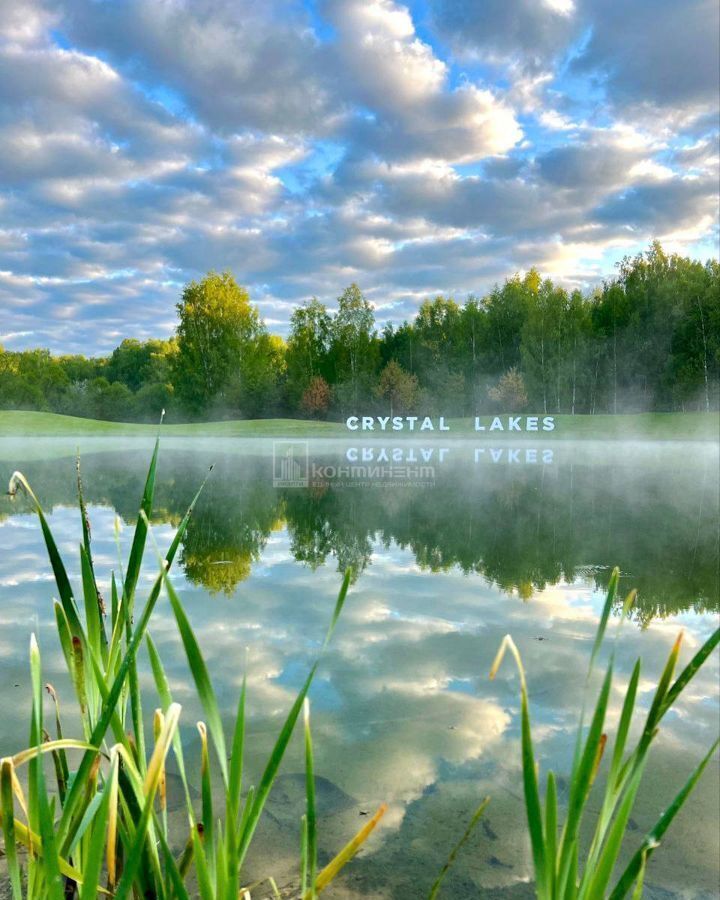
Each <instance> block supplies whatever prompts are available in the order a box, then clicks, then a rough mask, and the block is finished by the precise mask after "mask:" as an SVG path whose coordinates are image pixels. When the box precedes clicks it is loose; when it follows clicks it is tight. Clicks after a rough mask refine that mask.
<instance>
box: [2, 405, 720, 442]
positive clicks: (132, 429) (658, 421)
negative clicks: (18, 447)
mask: <svg viewBox="0 0 720 900" xmlns="http://www.w3.org/2000/svg"><path fill="white" fill-rule="evenodd" d="M500 418H501V420H502V421H503V424H504V427H505V429H507V418H508V417H507V416H501V417H500ZM491 420H492V417H490V416H484V417H483V418H482V421H483V422H484V423H485V424H486V430H485V431H483V432H476V431H475V429H474V419H472V418H467V419H450V420H448V424H449V426H450V430H449V431H443V432H439V431H422V432H421V431H418V430H415V431H412V432H411V431H408V430H407V429H406V430H404V431H386V432H382V431H380V430H378V429H377V426H376V430H374V431H360V430H358V431H349V430H348V429H347V428H346V427H345V425H344V424H343V423H338V422H313V421H308V420H305V419H252V420H234V421H226V422H195V423H188V424H182V425H163V433H164V434H166V435H167V436H168V437H242V438H254V437H258V438H270V437H302V438H305V437H307V438H343V437H347V438H351V439H353V440H357V439H360V438H362V439H370V438H383V437H385V438H392V440H398V439H402V438H415V439H418V438H422V440H427V439H431V438H440V439H442V440H448V439H451V438H458V437H460V438H477V439H479V440H480V439H481V440H482V441H487V440H496V439H497V440H503V439H511V440H513V441H517V440H523V439H529V440H535V441H537V439H538V438H539V437H542V439H543V441H547V440H601V441H602V440H706V441H717V440H718V438H719V437H720V417H719V416H718V414H717V413H640V414H634V415H617V416H607V415H602V416H588V415H578V416H566V415H561V416H555V429H554V431H539V432H525V431H521V432H517V431H512V432H509V431H507V430H503V431H499V430H497V431H489V430H487V428H489V424H490V422H491ZM433 422H434V424H435V425H436V427H437V419H433ZM418 424H419V423H418ZM156 432H157V426H156V425H139V424H137V423H125V422H104V421H99V420H97V419H80V418H76V417H74V416H61V415H57V414H56V413H45V412H25V411H14V410H11V411H7V410H3V411H0V437H5V436H6V437H18V436H24V435H29V436H35V437H42V436H49V437H53V436H62V435H91V436H98V437H102V436H105V435H107V436H119V437H127V436H134V435H137V436H143V435H144V436H151V435H154V434H156Z"/></svg>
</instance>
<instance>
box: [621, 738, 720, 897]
mask: <svg viewBox="0 0 720 900" xmlns="http://www.w3.org/2000/svg"><path fill="white" fill-rule="evenodd" d="M719 744H720V739H718V740H716V741H715V743H714V744H713V745H712V747H711V748H710V750H709V751H708V753H707V754H706V755H705V756H704V757H703V759H702V760H701V761H700V763H699V764H698V766H697V767H696V769H695V771H694V772H693V773H692V775H691V776H690V778H688V780H687V781H686V782H685V784H684V785H683V787H682V788H681V790H680V791H679V792H678V793H677V795H676V796H675V799H674V800H673V802H672V803H671V804H670V806H668V808H667V809H666V810H665V812H664V813H663V814H662V816H660V818H659V819H658V821H657V822H656V823H655V826H654V827H653V829H652V830H651V831H650V832H649V834H648V835H647V837H646V838H645V840H644V841H643V843H642V846H641V847H640V849H639V850H638V851H637V853H636V854H635V855H634V856H633V858H632V859H631V860H630V862H629V863H628V866H627V868H626V869H625V871H624V872H623V874H622V875H621V876H620V879H619V880H618V882H617V884H616V885H615V888H614V889H613V891H612V893H611V894H610V897H609V900H622V898H623V897H625V896H626V894H627V893H628V891H629V890H630V889H631V888H632V886H633V883H634V882H635V881H636V880H637V878H638V877H639V875H640V872H641V868H642V866H643V864H644V860H646V859H648V858H649V857H650V856H651V854H652V853H653V852H654V850H655V849H656V848H657V847H658V846H659V844H660V841H661V839H662V837H663V835H664V834H665V832H666V831H667V830H668V828H669V827H670V825H671V823H672V820H673V819H674V818H675V816H676V815H677V814H678V812H679V811H680V809H681V808H682V807H683V805H684V803H685V801H686V800H687V798H688V797H689V796H690V793H691V792H692V790H693V788H694V787H695V785H696V784H697V783H698V781H699V779H700V776H701V775H702V773H703V772H704V771H705V767H706V766H707V764H708V763H709V762H710V760H711V758H712V756H713V754H714V753H715V751H716V750H717V748H718V745H719Z"/></svg>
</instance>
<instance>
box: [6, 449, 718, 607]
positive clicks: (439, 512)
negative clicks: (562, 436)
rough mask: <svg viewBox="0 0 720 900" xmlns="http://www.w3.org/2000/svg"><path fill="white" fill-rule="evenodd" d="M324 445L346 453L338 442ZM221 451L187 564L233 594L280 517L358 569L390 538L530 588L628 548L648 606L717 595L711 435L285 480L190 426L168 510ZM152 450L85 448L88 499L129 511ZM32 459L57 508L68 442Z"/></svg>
mask: <svg viewBox="0 0 720 900" xmlns="http://www.w3.org/2000/svg"><path fill="white" fill-rule="evenodd" d="M556 446H557V445H556ZM505 458H507V457H505ZM316 459H317V460H319V461H321V462H325V463H332V464H335V465H337V464H341V463H345V462H346V459H345V456H344V455H343V454H342V452H337V453H334V454H327V453H326V454H325V455H322V454H318V455H317V456H316ZM210 462H214V463H215V464H216V468H215V471H214V472H213V474H212V477H211V478H210V480H209V481H208V484H207V486H206V489H205V492H204V494H203V497H202V499H201V501H200V503H199V504H198V506H197V511H196V514H195V516H194V517H193V519H192V520H191V522H190V525H189V527H188V530H187V534H186V536H185V539H184V543H183V550H182V557H181V564H182V566H183V567H184V570H185V574H186V576H187V578H188V579H189V580H190V581H191V582H193V583H195V584H198V585H202V586H204V587H205V588H206V589H207V590H208V591H210V592H211V593H212V594H225V595H227V596H231V595H232V594H233V592H234V590H235V589H236V587H237V586H238V585H239V584H240V583H241V582H242V581H243V580H244V579H246V578H247V577H248V575H249V574H250V572H251V570H252V568H253V566H255V565H257V564H258V563H259V562H260V561H261V559H262V555H263V552H264V551H265V549H266V546H267V543H268V540H269V539H270V537H271V535H272V534H273V532H274V531H277V530H278V529H282V528H286V529H287V531H288V534H289V537H290V547H291V553H292V555H293V557H294V559H295V560H297V561H298V562H300V563H303V564H305V565H307V566H309V567H310V568H311V569H316V568H318V567H320V566H326V565H332V566H335V567H337V568H338V569H340V570H344V569H345V568H346V567H348V566H349V567H351V568H352V569H353V572H354V577H355V579H358V578H362V576H363V573H364V572H365V570H366V569H367V567H368V566H369V565H370V563H371V559H372V554H373V546H374V545H376V544H377V543H378V542H379V543H380V544H382V545H383V546H386V547H389V546H390V545H391V544H393V543H394V544H396V545H398V546H399V547H401V548H404V549H409V550H411V551H412V553H413V555H414V557H415V560H416V562H417V564H418V566H419V567H421V568H422V569H423V570H426V571H430V572H436V571H447V570H449V569H451V568H453V567H458V568H459V569H460V570H462V571H463V572H464V573H467V574H478V575H481V576H483V577H484V578H486V579H488V580H489V581H491V582H492V583H494V584H495V585H497V586H498V587H500V588H501V589H502V590H503V591H505V592H507V593H508V594H514V595H516V596H519V597H520V598H522V599H523V600H530V599H531V598H532V596H533V594H534V593H535V591H538V590H542V589H543V588H544V587H546V586H547V585H552V584H556V583H557V582H558V581H560V580H561V579H564V580H572V579H574V578H577V577H585V578H593V579H594V581H595V582H596V584H597V585H598V586H601V587H602V586H604V585H605V583H606V580H607V578H608V577H609V572H610V567H611V566H612V565H614V564H617V565H619V566H620V567H621V571H622V573H623V576H624V579H625V581H626V583H627V585H628V586H629V585H630V583H632V585H633V586H636V587H637V588H638V590H639V602H638V606H637V615H638V618H639V620H640V621H641V622H647V621H649V620H650V619H652V618H653V617H663V616H667V615H671V614H674V613H677V612H679V611H682V610H687V609H693V610H696V611H703V610H708V609H710V610H717V609H718V591H719V583H718V555H719V550H718V536H717V522H718V484H717V478H716V477H715V476H714V475H713V473H716V471H717V453H716V449H715V448H714V447H712V446H709V445H705V446H704V447H703V446H701V445H699V446H697V447H696V448H695V449H694V450H693V451H692V452H688V451H687V449H685V450H680V449H676V450H674V449H672V448H664V449H663V451H662V452H658V453H648V452H642V453H636V452H625V449H624V448H623V446H622V445H614V446H611V447H610V448H609V449H608V450H607V452H606V454H605V455H595V456H594V457H593V456H588V455H587V454H586V453H584V452H583V451H579V452H576V451H573V450H572V449H571V448H570V447H568V448H565V449H563V450H560V451H557V450H556V452H555V459H554V461H553V463H552V465H522V464H521V465H512V464H507V463H505V464H502V463H501V464H498V465H492V464H480V465H478V464H476V463H475V462H474V459H473V457H472V454H471V453H467V454H464V455H463V454H458V461H454V460H450V459H447V460H446V461H445V462H444V463H442V464H439V465H437V464H436V465H435V467H434V477H433V478H432V479H431V483H430V484H429V485H425V486H420V487H416V488H415V487H406V486H398V487H397V488H396V489H394V488H393V487H392V486H390V487H388V486H374V485H373V484H372V482H371V481H370V482H366V483H365V484H363V485H361V484H360V483H359V482H352V481H350V482H348V481H347V480H345V481H344V482H343V486H337V485H335V484H334V483H333V481H332V479H326V480H322V479H321V480H320V481H319V482H318V483H315V484H313V485H311V486H309V487H308V488H306V489H298V488H276V487H274V486H273V480H272V459H271V456H270V455H269V454H268V453H266V452H264V453H250V452H243V453H241V454H238V453H236V452H228V451H227V450H226V452H221V453H217V452H213V451H212V449H211V448H209V447H208V446H207V445H206V444H200V445H199V446H198V447H197V448H196V447H195V446H193V444H192V443H191V442H188V444H186V445H185V448H183V449H177V448H171V449H167V448H164V450H163V453H162V455H161V465H160V470H159V480H158V486H157V491H156V497H157V503H156V510H155V519H156V521H162V522H170V523H176V522H177V521H178V520H179V518H180V515H181V512H182V511H183V510H184V509H185V508H186V507H187V504H188V502H189V500H190V498H191V496H192V494H193V493H194V491H195V490H196V487H197V485H198V483H199V482H200V481H201V480H202V478H203V477H204V475H205V472H206V471H207V467H208V465H209V464H210ZM145 463H146V453H145V452H144V451H142V452H141V451H140V450H135V451H131V452H122V453H120V452H117V453H116V452H102V453H87V454H86V455H85V456H84V457H83V463H82V464H83V472H84V482H85V493H86V499H87V501H88V502H89V503H94V504H104V505H111V506H112V507H113V508H114V509H115V510H116V511H117V512H118V514H119V515H120V516H121V517H122V518H123V519H124V520H126V521H128V522H129V521H133V520H134V516H135V513H136V509H135V504H136V503H137V498H138V497H139V496H140V493H141V483H142V477H143V472H144V466H145ZM24 468H25V471H26V474H27V475H28V477H29V478H30V481H31V483H32V484H33V485H34V488H35V490H36V492H37V493H38V495H39V496H40V497H41V498H42V499H43V502H44V503H45V505H46V508H47V509H50V508H52V507H53V506H55V505H57V504H72V503H73V502H74V490H75V485H74V466H73V465H72V461H71V459H70V458H68V457H64V458H60V459H53V460H41V461H37V462H32V463H29V464H28V465H26V466H25V467H24ZM7 474H8V475H9V470H8V473H7ZM23 511H25V509H24V503H23V501H22V499H19V500H15V501H14V502H11V501H10V500H9V499H8V498H3V499H2V500H0V516H6V515H12V514H14V513H19V512H23Z"/></svg>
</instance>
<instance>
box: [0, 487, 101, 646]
mask: <svg viewBox="0 0 720 900" xmlns="http://www.w3.org/2000/svg"><path fill="white" fill-rule="evenodd" d="M15 484H21V485H22V486H23V488H24V489H25V491H26V492H27V494H28V496H29V497H30V498H31V499H32V501H33V505H34V507H35V512H36V513H37V516H38V519H39V520H40V530H41V531H42V535H43V540H44V541H45V547H46V548H47V552H48V558H49V560H50V566H51V567H52V570H53V575H54V576H55V583H56V584H57V589H58V593H59V594H60V602H61V603H62V606H63V609H64V611H65V615H66V616H67V620H68V623H69V625H70V630H71V633H72V634H74V635H78V636H79V635H81V634H82V633H83V630H82V625H81V623H80V616H79V614H78V609H77V606H76V605H75V598H74V596H73V589H72V587H71V586H70V579H69V578H68V574H67V570H66V569H65V565H64V563H63V561H62V557H61V556H60V551H59V550H58V548H57V544H56V543H55V538H54V537H53V534H52V531H51V530H50V526H49V525H48V522H47V519H46V518H45V513H44V512H43V508H42V506H40V502H39V500H38V498H37V497H36V496H35V494H34V492H33V490H32V488H31V487H30V485H29V484H28V481H27V479H26V478H25V476H24V475H23V474H22V473H21V472H15V473H14V474H13V476H12V478H11V479H10V490H11V492H12V489H13V486H14V485H15Z"/></svg>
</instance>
